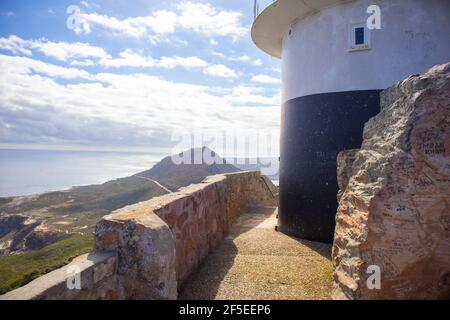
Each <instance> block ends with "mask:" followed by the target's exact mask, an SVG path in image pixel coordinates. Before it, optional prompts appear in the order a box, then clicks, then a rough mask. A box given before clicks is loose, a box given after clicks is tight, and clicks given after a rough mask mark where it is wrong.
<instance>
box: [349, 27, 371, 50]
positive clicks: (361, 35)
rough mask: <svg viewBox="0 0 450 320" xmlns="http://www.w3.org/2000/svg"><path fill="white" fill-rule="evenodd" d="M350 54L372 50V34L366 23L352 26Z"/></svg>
mask: <svg viewBox="0 0 450 320" xmlns="http://www.w3.org/2000/svg"><path fill="white" fill-rule="evenodd" d="M349 44H350V48H349V49H350V52H353V51H362V50H370V32H369V30H368V29H367V27H366V26H365V24H364V23H358V24H353V25H351V26H350V36H349Z"/></svg>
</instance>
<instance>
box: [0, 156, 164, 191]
mask: <svg viewBox="0 0 450 320" xmlns="http://www.w3.org/2000/svg"><path fill="white" fill-rule="evenodd" d="M164 156H167V155H166V154H159V153H119V152H83V151H42V150H5V149H0V197H8V196H22V195H31V194H37V193H43V192H47V191H56V190H65V189H69V188H70V187H73V186H82V185H89V184H98V183H103V182H106V181H109V180H112V179H116V178H121V177H126V176H129V175H133V174H135V173H138V172H141V171H144V170H147V169H149V168H151V167H152V166H153V165H154V164H155V163H156V162H158V161H159V160H161V159H162V158H163V157H164Z"/></svg>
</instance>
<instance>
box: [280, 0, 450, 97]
mask: <svg viewBox="0 0 450 320" xmlns="http://www.w3.org/2000/svg"><path fill="white" fill-rule="evenodd" d="M372 4H377V5H379V6H380V8H381V23H382V29H381V30H372V31H370V33H371V47H372V48H371V50H367V51H358V52H349V33H350V31H349V29H350V27H351V24H355V23H365V22H366V20H367V18H368V17H369V15H368V14H367V13H366V10H367V7H368V6H369V5H372ZM291 30H292V34H291V36H288V34H285V35H284V38H283V53H282V79H283V97H282V100H283V103H284V102H286V101H288V100H290V99H293V98H297V97H302V96H306V95H311V94H319V93H327V92H342V91H354V90H371V89H384V88H387V87H389V86H390V85H392V84H394V83H396V82H398V81H400V80H402V79H404V78H405V77H407V76H409V75H411V74H417V73H422V72H424V71H425V70H427V69H428V68H429V67H431V66H433V65H435V64H438V63H444V62H448V61H450V0H357V1H355V2H350V3H348V4H344V5H337V6H333V7H329V8H326V9H323V10H322V11H321V12H319V13H317V14H314V15H311V16H309V17H307V18H306V19H304V20H301V21H299V22H298V23H296V24H295V25H293V26H292V27H291Z"/></svg>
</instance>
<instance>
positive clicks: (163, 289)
mask: <svg viewBox="0 0 450 320" xmlns="http://www.w3.org/2000/svg"><path fill="white" fill-rule="evenodd" d="M276 205H277V200H276V187H275V186H274V185H273V184H272V183H271V182H270V180H268V179H267V178H265V177H262V176H261V175H260V173H259V172H239V173H235V174H227V175H217V176H211V177H208V178H207V179H205V181H204V182H202V183H200V184H196V185H191V186H189V187H186V188H183V189H181V190H180V191H179V192H177V193H173V194H169V195H166V196H162V197H157V198H153V199H151V200H148V201H145V202H141V203H138V204H135V205H132V206H128V207H125V208H122V209H119V210H117V211H115V212H113V213H112V214H110V215H107V216H105V217H103V219H102V220H101V221H100V222H99V223H98V224H97V226H96V233H95V251H94V252H93V253H91V254H90V255H86V256H81V257H79V258H77V259H75V260H74V262H73V263H76V264H79V263H80V262H82V263H81V264H82V266H83V269H82V274H81V278H82V279H83V280H82V290H68V289H67V268H69V267H70V265H69V266H66V267H64V268H61V269H58V270H56V271H54V272H52V273H50V274H48V275H45V276H43V277H40V278H38V279H36V280H34V281H33V282H31V283H30V284H28V285H26V286H24V287H22V288H19V289H17V290H14V291H12V292H10V293H8V294H6V295H4V296H1V297H0V299H176V298H177V289H178V286H179V285H181V284H182V282H183V281H184V280H185V279H186V278H187V277H188V276H189V275H190V274H191V272H192V271H194V270H195V269H196V268H197V267H198V265H199V264H200V263H201V261H202V260H203V259H204V258H205V257H206V255H207V254H208V253H209V251H210V250H211V249H212V248H213V247H214V246H215V245H216V244H217V243H218V242H219V241H220V240H222V239H223V238H224V237H225V236H226V235H227V234H228V230H229V227H230V225H231V223H232V222H233V221H234V220H235V219H236V218H237V217H238V216H239V215H240V214H242V213H244V212H245V211H246V210H248V209H250V208H252V207H256V206H258V207H260V206H276Z"/></svg>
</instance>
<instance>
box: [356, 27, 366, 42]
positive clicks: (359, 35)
mask: <svg viewBox="0 0 450 320" xmlns="http://www.w3.org/2000/svg"><path fill="white" fill-rule="evenodd" d="M355 44H356V45H361V44H364V28H362V27H361V28H355Z"/></svg>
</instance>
